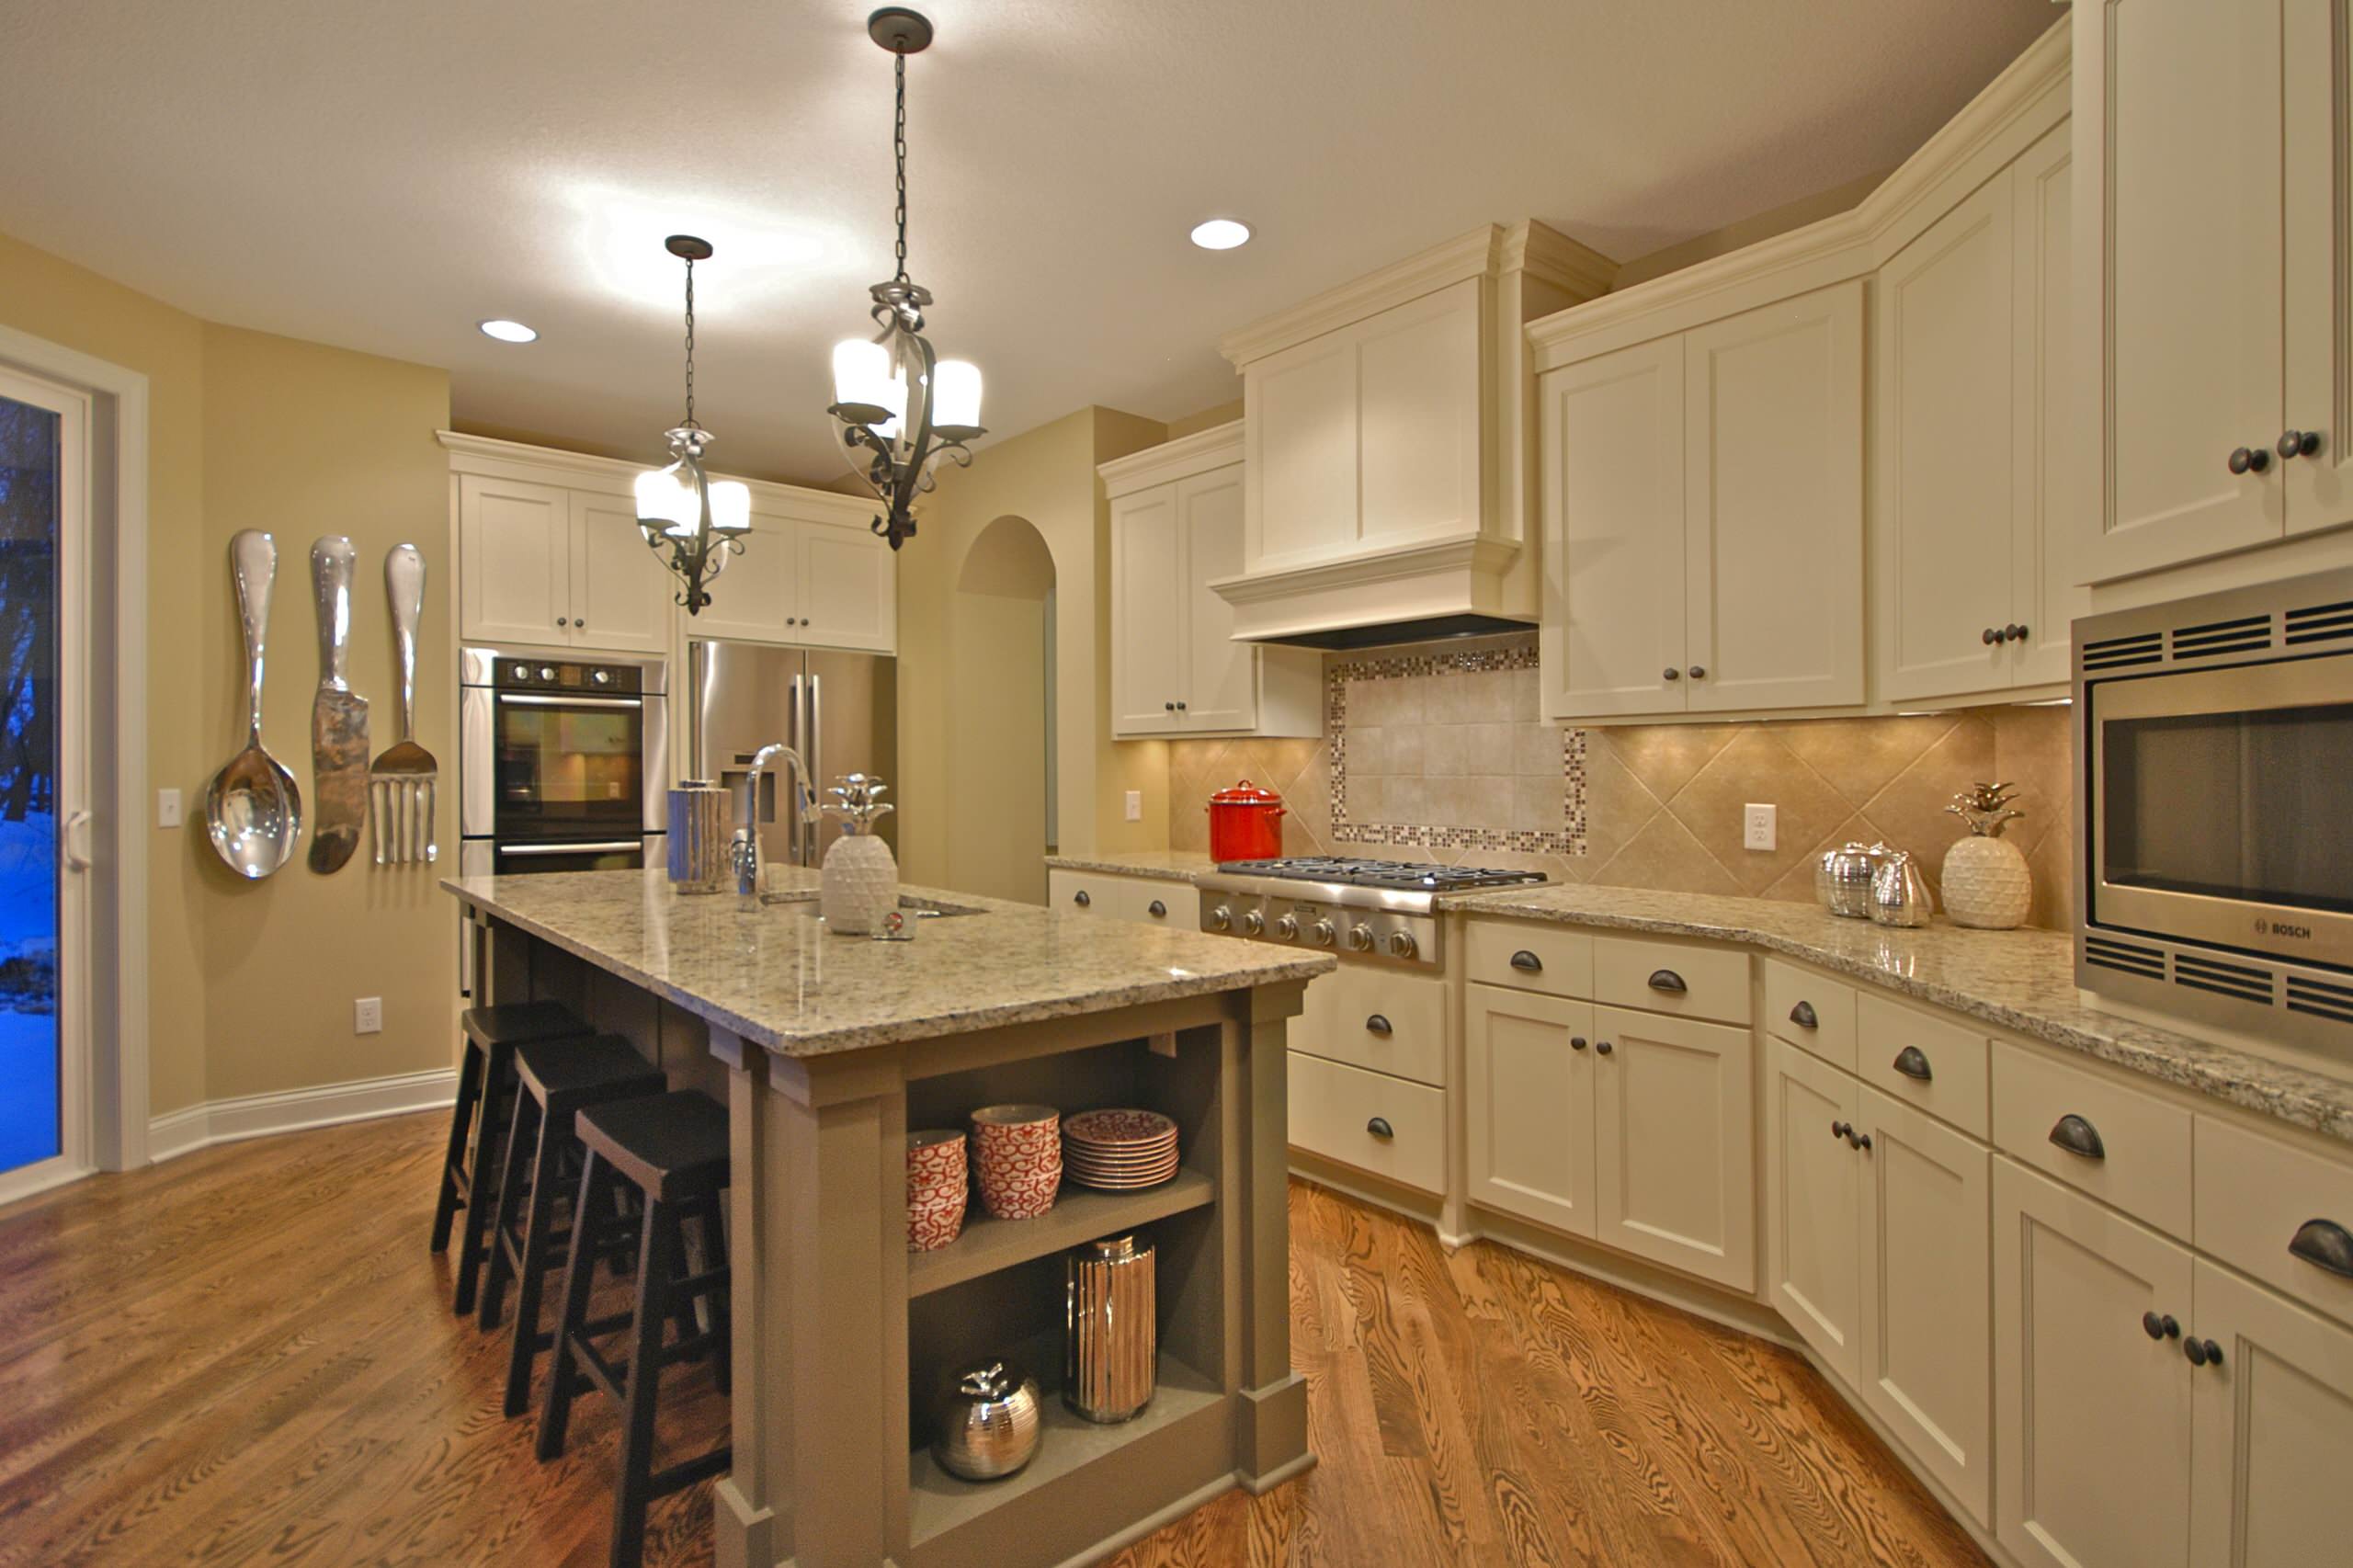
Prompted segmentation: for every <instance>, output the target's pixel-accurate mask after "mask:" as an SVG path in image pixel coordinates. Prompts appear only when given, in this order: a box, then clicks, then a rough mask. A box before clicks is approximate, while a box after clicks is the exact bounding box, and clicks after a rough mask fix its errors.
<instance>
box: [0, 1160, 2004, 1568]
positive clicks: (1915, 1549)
mask: <svg viewBox="0 0 2353 1568" xmlns="http://www.w3.org/2000/svg"><path fill="white" fill-rule="evenodd" d="M445 1125H446V1123H445V1122H443V1121H442V1120H441V1119H439V1118H438V1117H436V1116H431V1115H426V1116H414V1117H402V1118H397V1119H390V1120H385V1121H378V1122H370V1123H364V1124H360V1125H358V1126H353V1127H346V1128H333V1129H327V1130H324V1131H317V1132H307V1133H298V1134H293V1135H290V1136H287V1137H282V1138H275V1139H268V1140H264V1141H260V1142H250V1143H241V1144H233V1145H228V1146H225V1147H222V1148H216V1149H210V1150H205V1151H202V1152H200V1153H195V1154H191V1155H188V1156H187V1157H186V1158H184V1159H181V1160H177V1161H175V1162H173V1163H172V1164H170V1165H163V1166H159V1167H157V1168H155V1169H153V1170H148V1171H142V1172H139V1173H136V1174H134V1175H131V1176H99V1177H94V1178H92V1179H91V1180H88V1181H85V1182H82V1183H79V1184H77V1185H75V1186H74V1187H67V1188H63V1189H60V1190H58V1191H55V1192H51V1193H49V1194H46V1195H43V1196H41V1197H40V1198H35V1199H28V1200H27V1201H26V1202H24V1203H21V1204H18V1205H16V1206H15V1207H13V1208H9V1209H4V1210H0V1568H13V1565H17V1564H27V1565H30V1564H40V1565H41V1568H51V1565H57V1568H63V1565H69V1564H105V1565H110V1568H111V1565H120V1568H133V1565H135V1568H163V1565H166V1564H197V1563H203V1564H223V1563H268V1564H317V1565H320V1568H354V1565H358V1564H370V1565H374V1564H382V1565H395V1564H399V1565H408V1564H415V1565H419V1568H422V1565H425V1564H432V1565H435V1568H444V1565H449V1564H460V1563H463V1564H473V1563H490V1562H496V1563H511V1564H523V1565H531V1568H536V1565H539V1564H561V1565H565V1568H574V1565H578V1568H587V1565H590V1564H597V1563H601V1562H603V1561H604V1558H605V1550H606V1531H607V1528H608V1520H609V1518H610V1507H611V1491H610V1487H611V1479H612V1475H611V1471H612V1463H613V1439H614V1432H613V1423H612V1417H611V1414H610V1411H609V1409H608V1407H607V1406H606V1404H605V1402H603V1401H599V1400H590V1401H585V1402H584V1403H582V1405H581V1406H580V1407H579V1410H578V1414H577V1415H576V1416H575V1418H574V1437H573V1442H572V1446H571V1451H570V1452H569V1453H568V1454H567V1455H566V1456H565V1457H564V1458H563V1460H559V1461H557V1462H556V1463H554V1464H551V1465H545V1466H542V1465H540V1464H539V1463H537V1462H536V1461H535V1460H533V1459H532V1457H531V1433H530V1424H529V1422H528V1421H525V1420H518V1421H514V1422H509V1421H506V1420H505V1419H504V1418H502V1417H501V1415H499V1396H500V1391H501V1387H502V1381H503V1377H504V1370H505V1358H506V1338H505V1336H504V1335H496V1336H486V1335H481V1334H478V1333H477V1332H476V1331H475V1329H474V1328H473V1326H472V1323H471V1320H466V1321H460V1320H459V1319H457V1318H455V1317H453V1316H452V1315H451V1313H450V1312H449V1265H448V1262H447V1261H446V1260H445V1259H439V1258H434V1257H431V1256H429V1255H428V1254H427V1253H426V1250H425V1237H426V1230H427V1228H428V1224H429V1221H430V1218H431V1212H432V1199H433V1186H434V1176H435V1171H434V1159H435V1156H436V1153H438V1149H439V1146H440V1140H441V1134H442V1130H443V1128H444V1127H445ZM1291 1218H1292V1245H1291V1275H1290V1295H1291V1310H1292V1321H1293V1333H1294V1335H1295V1337H1294V1340H1293V1358H1294V1360H1295V1361H1296V1363H1297V1364H1298V1365H1299V1366H1300V1367H1301V1368H1302V1369H1303V1370H1304V1371H1305V1372H1306V1373H1307V1375H1308V1378H1309V1381H1310V1397H1309V1406H1308V1408H1309V1422H1310V1437H1311V1441H1312V1443H1313V1447H1314V1449H1315V1450H1316V1452H1317V1453H1318V1454H1319V1455H1321V1456H1322V1462H1321V1463H1320V1464H1319V1466H1318V1467H1317V1468H1316V1469H1315V1470H1314V1471H1312V1472H1311V1473H1310V1474H1309V1475H1307V1476H1306V1477H1305V1478H1303V1479H1302V1480H1301V1481H1298V1482H1295V1483H1291V1484H1290V1485H1287V1486H1283V1487H1280V1488H1279V1489H1277V1490H1276V1491H1275V1492H1273V1493H1270V1494H1268V1495H1267V1496H1265V1497H1263V1498H1257V1499H1252V1498H1249V1497H1247V1496H1245V1495H1243V1494H1238V1493H1237V1494H1230V1495H1228V1496H1226V1497H1223V1498H1221V1499H1220V1500H1219V1501H1217V1502H1216V1503H1214V1504H1212V1505H1211V1506H1208V1507H1205V1508H1203V1509H1201V1510H1199V1512H1198V1513H1196V1514H1195V1515H1193V1516H1192V1517H1188V1518H1187V1519H1185V1520H1182V1521H1180V1522H1179V1523H1177V1524H1176V1525H1173V1526H1171V1527H1170V1528H1167V1529H1165V1530H1163V1531H1162V1532H1160V1534H1158V1535H1157V1536H1154V1538H1152V1539H1151V1540H1147V1541H1145V1542H1142V1543H1141V1544H1139V1545H1138V1546H1136V1547H1134V1548H1132V1549H1131V1550H1130V1551H1127V1552H1125V1553H1122V1554H1121V1555H1120V1557H1119V1558H1117V1559H1115V1562H1118V1563H1119V1564H1120V1568H1176V1565H1186V1568H1193V1565H1199V1568H1211V1565H1216V1568H1227V1565H1231V1564H1236V1563H1244V1562H1248V1563H1265V1564H1274V1563H1287V1562H1289V1563H1300V1564H1332V1565H1336V1568H1337V1565H1348V1568H1355V1565H1360V1564H1385V1563H1398V1564H1417V1565H1418V1564H1425V1563H1440V1562H1461V1563H1478V1564H1491V1563H1522V1562H1525V1563H1613V1564H1614V1563H1623V1564H1640V1565H1643V1568H1649V1565H1651V1564H1663V1565H1664V1564H1674V1565H1681V1564H1699V1563H1726V1564H1744V1565H1745V1564H1768V1563H1769V1564H1783V1563H1813V1564H1817V1565H1825V1568H1826V1565H1828V1564H1836V1563H1866V1562H1869V1563H1902V1564H1917V1565H1921V1568H1945V1565H1950V1564H1975V1563H1983V1562H1984V1558H1983V1556H1982V1555H1981V1554H1980V1553H1979V1552H1978V1551H1977V1550H1976V1549H1975V1547H1974V1546H1973V1545H1972V1543H1971V1542H1970V1540H1969V1539H1968V1538H1967V1536H1966V1535H1965V1534H1964V1533H1963V1532H1962V1531H1961V1528H1960V1527H1959V1526H1957V1525H1956V1524H1954V1523H1953V1522H1952V1521H1951V1520H1950V1519H1949V1518H1948V1517H1946V1516H1945V1515H1944V1514H1943V1513H1942V1512H1941V1511H1940V1510H1939V1509H1938V1506H1937V1505H1936V1504H1935V1503H1934V1502H1933V1501H1932V1500H1930V1499H1929V1498H1928V1497H1927V1494H1925V1493H1924V1492H1923V1491H1922V1490H1921V1489H1920V1488H1919V1487H1918V1485H1917V1484H1916V1483H1914V1482H1913V1481H1912V1480H1911V1478H1910V1477H1909V1476H1908V1475H1907V1474H1906V1473H1905V1472H1904V1471H1903V1469H1902V1468H1901V1467H1900V1466H1899V1465H1898V1464H1896V1462H1895V1461H1894V1460H1893V1459H1892V1458H1891V1457H1890V1456H1889V1455H1888V1454H1887V1453H1886V1451H1885V1450H1884V1449H1882V1448H1881V1446H1880V1444H1879V1443H1878V1441H1877V1439H1876V1438H1874V1437H1872V1436H1871V1435H1870V1433H1869V1432H1868V1431H1867V1430H1866V1429H1865V1428H1864V1427H1863V1426H1862V1424H1861V1423H1860V1421H1859V1420H1858V1419H1857V1418H1856V1417H1855V1416H1854V1415H1852V1414H1851V1413H1850V1412H1849V1411H1847V1408H1846V1407H1845V1405H1844V1404H1843V1403H1841V1402H1840V1401H1839V1400H1838V1398H1837V1396H1836V1395H1835V1394H1834V1393H1832V1392H1830V1390H1829V1389H1828V1388H1827V1387H1826V1386H1824V1383H1823V1382H1822V1381H1821V1380H1820V1379H1819V1378H1818V1377H1817V1376H1816V1375H1815V1374H1814V1373H1813V1370H1812V1369H1810V1368H1809V1367H1807V1366H1806V1365H1805V1364H1804V1363H1803V1362H1802V1361H1801V1360H1800V1359H1798V1358H1796V1357H1794V1356H1791V1355H1790V1354H1788V1353H1787V1352H1784V1351H1781V1350H1779V1349H1777V1348H1775V1347H1773V1346H1767V1345H1764V1344H1761V1343H1759V1342H1757V1341H1755V1340H1752V1339H1749V1338H1747V1337H1746V1336H1745V1335H1738V1334H1735V1333H1733V1332H1732V1331H1730V1330H1726V1329H1722V1328H1718V1327H1716V1326H1715V1325H1713V1324H1709V1323H1706V1322H1704V1321H1702V1320H1699V1319H1697V1318H1693V1317H1690V1316H1688V1315H1686V1314H1684V1313H1681V1312H1675V1311H1672V1310H1670V1309H1667V1308H1665V1307H1661V1306H1658V1305H1656V1304H1654V1303H1652V1302H1650V1301H1645V1300H1643V1299H1642V1298H1639V1297H1635V1296H1631V1295H1628V1294H1626V1293H1625V1292H1622V1291H1620V1290H1614V1289H1612V1288H1610V1287H1608V1286H1604V1285H1599V1284H1596V1283H1593V1282H1590V1281H1587V1280H1585V1279H1583V1278H1579V1277H1576V1276H1574V1275H1570V1274H1567V1273H1564V1272H1563V1271H1562V1270H1559V1269H1556V1268H1552V1267H1548V1266H1546V1265H1543V1264H1540V1263H1536V1262H1533V1261H1531V1260H1529V1259H1526V1258H1523V1257H1521V1256H1518V1255H1516V1254H1512V1253H1509V1252H1506V1251H1503V1250H1501V1249H1498V1248H1495V1247H1490V1246H1486V1245H1483V1244H1481V1245H1475V1246H1472V1247H1469V1248H1466V1249H1464V1250H1463V1251H1462V1252H1461V1253H1459V1254H1457V1255H1455V1256H1451V1257H1449V1256H1447V1255H1446V1253H1445V1252H1444V1250H1443V1249H1441V1248H1440V1247H1439V1246H1438V1244H1437V1242H1436V1240H1435V1239H1434V1238H1433V1237H1432V1236H1431V1235H1430V1233H1428V1232H1427V1230H1425V1229H1422V1228H1420V1227H1418V1226H1414V1225H1409V1224H1406V1223H1405V1222H1404V1221H1398V1220H1394V1219H1392V1218H1391V1217H1389V1216H1387V1215H1385V1214H1382V1213H1381V1212H1379V1211H1377V1210H1370V1209H1367V1208H1365V1207H1363V1206H1361V1205H1358V1204H1357V1203H1355V1202H1353V1201H1351V1200H1349V1199H1346V1198H1343V1197H1340V1196H1338V1195H1336V1194H1334V1193H1331V1192H1328V1191H1326V1190H1324V1189H1322V1188H1318V1187H1309V1186H1305V1185H1303V1184H1297V1183H1295V1184H1293V1187H1292V1189H1291ZM675 1387H676V1391H677V1393H678V1396H679V1397H676V1398H675V1399H672V1400H670V1401H669V1403H668V1409H667V1411H666V1413H665V1430H664V1437H665V1442H667V1443H670V1444H673V1445H676V1447H675V1448H674V1449H672V1450H671V1451H691V1449H690V1448H689V1447H688V1446H689V1445H691V1446H692V1447H694V1448H699V1447H700V1446H701V1445H702V1444H703V1443H705V1442H708V1441H709V1440H710V1436H711V1433H712V1429H713V1428H714V1427H715V1426H716V1425H717V1424H719V1423H720V1422H722V1421H723V1420H724V1419H725V1414H726V1413H725V1407H724V1404H723V1403H722V1401H721V1400H720V1399H719V1397H718V1395H717V1393H716V1392H714V1391H713V1390H712V1389H711V1388H710V1382H709V1377H708V1373H707V1372H705V1371H703V1370H701V1369H688V1370H687V1371H685V1372H683V1373H681V1374H679V1375H678V1379H677V1381H676V1384H675ZM651 1533H652V1539H651V1540H649V1542H648V1546H647V1552H646V1561H647V1562H648V1563H649V1564H650V1565H683V1564H697V1565H699V1564H703V1563H707V1562H710V1488H709V1486H708V1484H705V1485H703V1486H699V1487H696V1488H694V1489H693V1490H691V1491H688V1492H686V1493H683V1494H679V1495H678V1496H676V1497H672V1498H668V1499H665V1500H664V1501H662V1502H660V1503H658V1504H656V1505H655V1507H654V1516H653V1523H652V1531H651Z"/></svg>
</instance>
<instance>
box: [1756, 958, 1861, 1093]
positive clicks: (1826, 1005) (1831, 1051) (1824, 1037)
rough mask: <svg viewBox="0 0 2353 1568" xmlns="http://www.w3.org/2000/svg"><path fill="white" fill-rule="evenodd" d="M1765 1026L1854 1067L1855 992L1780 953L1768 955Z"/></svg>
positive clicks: (1826, 1059) (1833, 1060)
mask: <svg viewBox="0 0 2353 1568" xmlns="http://www.w3.org/2000/svg"><path fill="white" fill-rule="evenodd" d="M1765 1027H1766V1028H1768V1029H1770V1030H1772V1031H1773V1032H1774V1033H1775V1034H1777V1035H1779V1036H1780V1037H1781V1038H1782V1039H1783V1040H1788V1041H1789V1042H1790V1044H1791V1045H1798V1046H1803V1047H1804V1048H1805V1049H1806V1050H1808V1051H1812V1052H1813V1053H1814V1054H1815V1055H1816V1056H1819V1057H1821V1058H1822V1059H1823V1060H1824V1062H1829V1063H1830V1064H1831V1065H1833V1066H1835V1067H1844V1068H1845V1069H1846V1070H1847V1072H1849V1073H1851V1072H1853V1071H1854V1070H1855V992H1854V988H1853V987H1851V986H1847V985H1841V984H1839V983H1837V982H1836V981H1835V980H1824V979H1823V978H1822V977H1821V976H1820V975H1818V974H1810V973H1808V972H1807V971H1804V970H1802V969H1800V968H1798V967H1797V966H1796V965H1795V964H1787V963H1783V962H1782V961H1781V960H1779V959H1767V960H1765Z"/></svg>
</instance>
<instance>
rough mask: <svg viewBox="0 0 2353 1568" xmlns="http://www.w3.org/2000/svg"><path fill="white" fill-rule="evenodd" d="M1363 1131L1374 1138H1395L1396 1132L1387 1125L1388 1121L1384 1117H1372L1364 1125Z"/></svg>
mask: <svg viewBox="0 0 2353 1568" xmlns="http://www.w3.org/2000/svg"><path fill="white" fill-rule="evenodd" d="M1364 1130H1365V1131H1367V1132H1370V1133H1371V1134H1372V1135H1373V1136H1374V1137H1375V1138H1394V1137H1396V1136H1397V1130H1396V1129H1395V1128H1393V1127H1392V1126H1390V1125H1389V1119H1388V1118H1387V1117H1385V1116H1376V1117H1374V1118H1373V1119H1371V1120H1370V1121H1368V1122H1366V1123H1365V1124H1364Z"/></svg>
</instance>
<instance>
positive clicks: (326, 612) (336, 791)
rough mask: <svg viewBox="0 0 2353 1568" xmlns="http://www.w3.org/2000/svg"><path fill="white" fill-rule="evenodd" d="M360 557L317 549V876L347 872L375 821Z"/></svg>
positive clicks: (326, 546)
mask: <svg viewBox="0 0 2353 1568" xmlns="http://www.w3.org/2000/svg"><path fill="white" fill-rule="evenodd" d="M358 559H359V552H358V551H357V550H355V549H353V548H352V544H351V541H350V540H348V539H346V538H344V537H342V536H341V535H339V534H336V535H330V536H328V537H327V538H324V539H322V540H319V541H318V542H317V543H315V544H313V545H312V546H311V586H312V588H313V591H314V592H315V594H316V595H317V598H318V609H319V691H318V695H317V697H316V698H314V699H313V700H312V703H311V778H312V787H313V790H314V791H315V792H316V798H317V801H318V807H317V812H316V813H315V815H313V818H312V826H311V861H310V864H311V869H312V870H313V871H319V872H328V871H339V870H341V869H343V866H344V862H345V861H347V860H348V859H350V858H351V856H352V852H353V851H354V850H356V849H358V847H359V832H360V829H361V828H362V827H364V826H365V825H366V824H367V821H368V699H366V698H364V697H361V696H360V695H358V693H357V692H355V691H353V690H352V689H351V682H350V681H349V679H348V678H347V676H346V669H347V664H348V661H349V659H350V654H351V572H352V567H353V565H354V564H355V563H356V562H358Z"/></svg>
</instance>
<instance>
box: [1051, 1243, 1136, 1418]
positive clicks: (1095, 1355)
mask: <svg viewBox="0 0 2353 1568" xmlns="http://www.w3.org/2000/svg"><path fill="white" fill-rule="evenodd" d="M1153 1263H1154V1258H1153V1250H1152V1248H1150V1247H1148V1246H1146V1247H1139V1246H1137V1245H1136V1239H1135V1237H1133V1236H1112V1237H1109V1238H1108V1239H1106V1240H1104V1241H1099V1242H1089V1243H1088V1244H1086V1245H1085V1246H1083V1247H1080V1248H1079V1249H1078V1250H1077V1251H1075V1252H1073V1253H1071V1254H1069V1255H1068V1256H1067V1259H1066V1267H1067V1270H1068V1279H1069V1293H1068V1306H1067V1317H1068V1323H1067V1328H1068V1333H1067V1335H1066V1338H1065V1346H1066V1348H1065V1350H1064V1354H1063V1403H1064V1404H1066V1405H1068V1406H1070V1408H1071V1410H1072V1411H1073V1412H1074V1414H1076V1415H1081V1416H1084V1417H1086V1419H1087V1420H1089V1421H1096V1422H1101V1423H1103V1424H1105V1425H1108V1424H1110V1423H1112V1422H1117V1421H1131V1420H1133V1419H1134V1418H1135V1417H1137V1416H1139V1415H1142V1414H1143V1409H1144V1406H1146V1405H1148V1404H1150V1403H1152V1394H1153V1390H1154V1387H1155V1386H1156V1385H1157V1381H1158V1367H1159V1355H1160V1332H1159V1315H1158V1313H1159V1303H1158V1299H1157V1292H1156V1290H1155V1288H1154V1278H1153Z"/></svg>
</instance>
